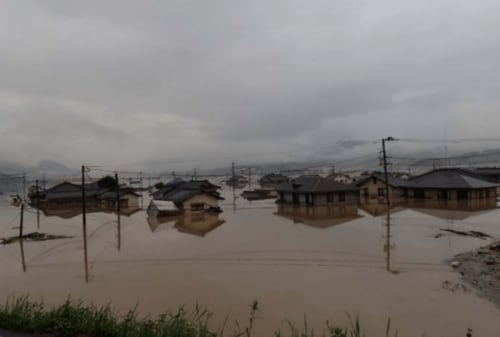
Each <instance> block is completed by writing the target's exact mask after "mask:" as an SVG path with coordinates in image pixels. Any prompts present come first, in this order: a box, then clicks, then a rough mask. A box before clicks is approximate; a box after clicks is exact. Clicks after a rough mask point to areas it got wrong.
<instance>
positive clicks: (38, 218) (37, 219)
mask: <svg viewBox="0 0 500 337" xmlns="http://www.w3.org/2000/svg"><path fill="white" fill-rule="evenodd" d="M35 189H36V190H35V198H36V227H37V228H40V193H39V191H38V189H39V186H38V180H36V181H35Z"/></svg>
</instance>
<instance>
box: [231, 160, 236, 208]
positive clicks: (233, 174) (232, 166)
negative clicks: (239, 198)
mask: <svg viewBox="0 0 500 337" xmlns="http://www.w3.org/2000/svg"><path fill="white" fill-rule="evenodd" d="M231 174H232V177H231V179H232V184H231V185H233V186H232V187H233V210H236V175H235V173H234V161H233V162H232V163H231Z"/></svg>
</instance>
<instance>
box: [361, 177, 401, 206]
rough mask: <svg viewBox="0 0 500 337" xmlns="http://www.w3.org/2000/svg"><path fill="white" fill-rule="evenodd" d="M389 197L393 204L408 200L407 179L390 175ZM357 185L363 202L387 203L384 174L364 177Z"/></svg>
mask: <svg viewBox="0 0 500 337" xmlns="http://www.w3.org/2000/svg"><path fill="white" fill-rule="evenodd" d="M387 180H388V182H389V184H388V185H389V199H390V202H391V204H400V203H402V202H404V201H405V200H406V185H407V183H408V181H407V180H403V179H400V178H396V177H392V176H388V179H387ZM355 185H356V186H357V187H359V189H360V201H361V203H362V204H368V203H385V193H386V184H385V177H384V175H383V174H374V175H371V176H368V177H366V178H363V179H361V180H359V181H357V182H355Z"/></svg>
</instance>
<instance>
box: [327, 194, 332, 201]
mask: <svg viewBox="0 0 500 337" xmlns="http://www.w3.org/2000/svg"><path fill="white" fill-rule="evenodd" d="M326 201H327V202H333V193H331V192H330V193H327V194H326Z"/></svg>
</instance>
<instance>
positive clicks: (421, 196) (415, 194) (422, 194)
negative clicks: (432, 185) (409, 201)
mask: <svg viewBox="0 0 500 337" xmlns="http://www.w3.org/2000/svg"><path fill="white" fill-rule="evenodd" d="M413 197H414V198H415V199H425V190H414V191H413Z"/></svg>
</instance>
